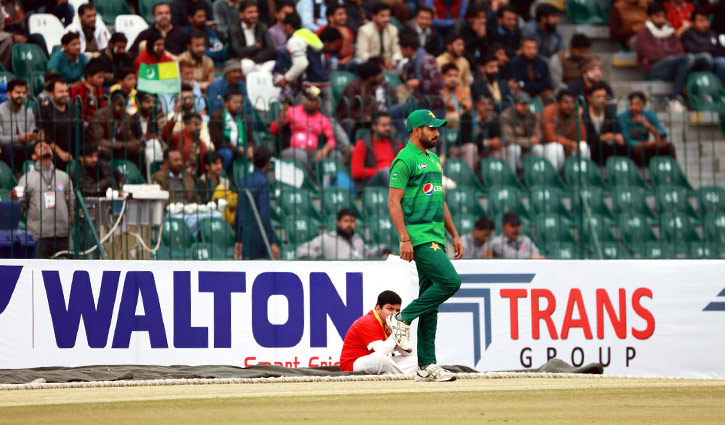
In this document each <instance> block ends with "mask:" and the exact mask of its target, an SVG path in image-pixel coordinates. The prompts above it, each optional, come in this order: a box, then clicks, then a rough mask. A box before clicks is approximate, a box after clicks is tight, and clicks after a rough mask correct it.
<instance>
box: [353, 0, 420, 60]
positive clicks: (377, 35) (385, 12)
mask: <svg viewBox="0 0 725 425" xmlns="http://www.w3.org/2000/svg"><path fill="white" fill-rule="evenodd" d="M390 11H391V9H390V6H389V5H387V4H385V3H383V2H379V3H376V4H375V6H373V10H372V19H371V20H370V22H368V23H367V24H365V25H363V26H361V27H360V29H359V30H358V32H357V46H356V51H355V57H356V58H358V59H359V60H360V61H366V60H368V59H370V58H372V57H376V56H378V57H381V58H382V59H383V68H385V69H386V70H392V69H393V68H395V65H396V64H397V63H398V62H399V61H400V60H401V59H402V58H403V57H402V54H401V50H400V46H399V44H398V29H397V28H396V27H395V25H393V24H391V23H390ZM416 38H417V35H416ZM418 43H420V41H418Z"/></svg>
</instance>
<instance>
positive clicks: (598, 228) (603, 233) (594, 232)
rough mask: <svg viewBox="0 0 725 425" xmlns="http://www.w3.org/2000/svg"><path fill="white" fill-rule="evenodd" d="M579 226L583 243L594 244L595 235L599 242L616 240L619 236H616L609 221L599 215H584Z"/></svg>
mask: <svg viewBox="0 0 725 425" xmlns="http://www.w3.org/2000/svg"><path fill="white" fill-rule="evenodd" d="M576 224H577V225H580V228H579V239H580V240H581V241H582V243H586V244H590V245H592V244H594V237H595V236H596V239H597V241H598V242H599V243H602V242H616V241H617V238H616V237H614V234H613V233H612V230H611V228H610V226H609V221H608V220H606V219H604V217H602V216H599V215H590V216H584V217H583V218H582V220H581V224H580V223H576Z"/></svg>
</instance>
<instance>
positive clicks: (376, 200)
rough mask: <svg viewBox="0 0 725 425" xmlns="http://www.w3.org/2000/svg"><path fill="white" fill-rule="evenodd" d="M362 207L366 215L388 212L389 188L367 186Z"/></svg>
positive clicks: (363, 192)
mask: <svg viewBox="0 0 725 425" xmlns="http://www.w3.org/2000/svg"><path fill="white" fill-rule="evenodd" d="M362 207H363V213H364V214H365V217H370V216H374V215H381V214H383V215H384V214H387V213H388V189H386V188H384V187H366V188H365V189H363V191H362Z"/></svg>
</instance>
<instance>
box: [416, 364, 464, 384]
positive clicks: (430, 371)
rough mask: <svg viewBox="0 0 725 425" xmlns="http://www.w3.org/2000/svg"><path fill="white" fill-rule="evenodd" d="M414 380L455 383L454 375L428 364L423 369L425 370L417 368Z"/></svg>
mask: <svg viewBox="0 0 725 425" xmlns="http://www.w3.org/2000/svg"><path fill="white" fill-rule="evenodd" d="M415 380H416V381H425V382H449V381H455V380H456V375H454V374H453V373H451V372H449V371H447V370H445V369H443V368H442V367H440V366H438V365H436V364H429V365H428V366H426V367H425V369H420V368H419V369H418V371H417V372H415Z"/></svg>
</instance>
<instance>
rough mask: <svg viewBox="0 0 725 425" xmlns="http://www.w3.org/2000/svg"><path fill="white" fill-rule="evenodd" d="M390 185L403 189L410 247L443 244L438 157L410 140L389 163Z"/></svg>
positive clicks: (440, 178) (439, 161)
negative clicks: (424, 150) (432, 243)
mask: <svg viewBox="0 0 725 425" xmlns="http://www.w3.org/2000/svg"><path fill="white" fill-rule="evenodd" d="M390 187H394V188H396V189H402V190H404V191H405V193H404V194H403V199H402V200H401V201H400V205H401V206H402V208H403V216H404V217H405V227H406V229H407V230H408V234H409V235H410V243H411V244H412V245H413V246H417V245H421V244H424V243H427V242H438V243H440V244H445V243H446V239H445V226H444V225H443V216H444V205H445V204H444V201H445V199H444V195H443V174H442V173H441V160H440V158H438V155H436V154H434V153H433V152H430V151H429V152H425V153H424V152H422V151H421V150H420V149H418V148H417V147H416V146H415V145H414V144H413V143H411V142H410V141H409V142H408V144H407V145H406V146H405V148H403V149H401V151H400V152H398V155H397V156H396V157H395V159H394V160H393V163H392V164H391V166H390Z"/></svg>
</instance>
